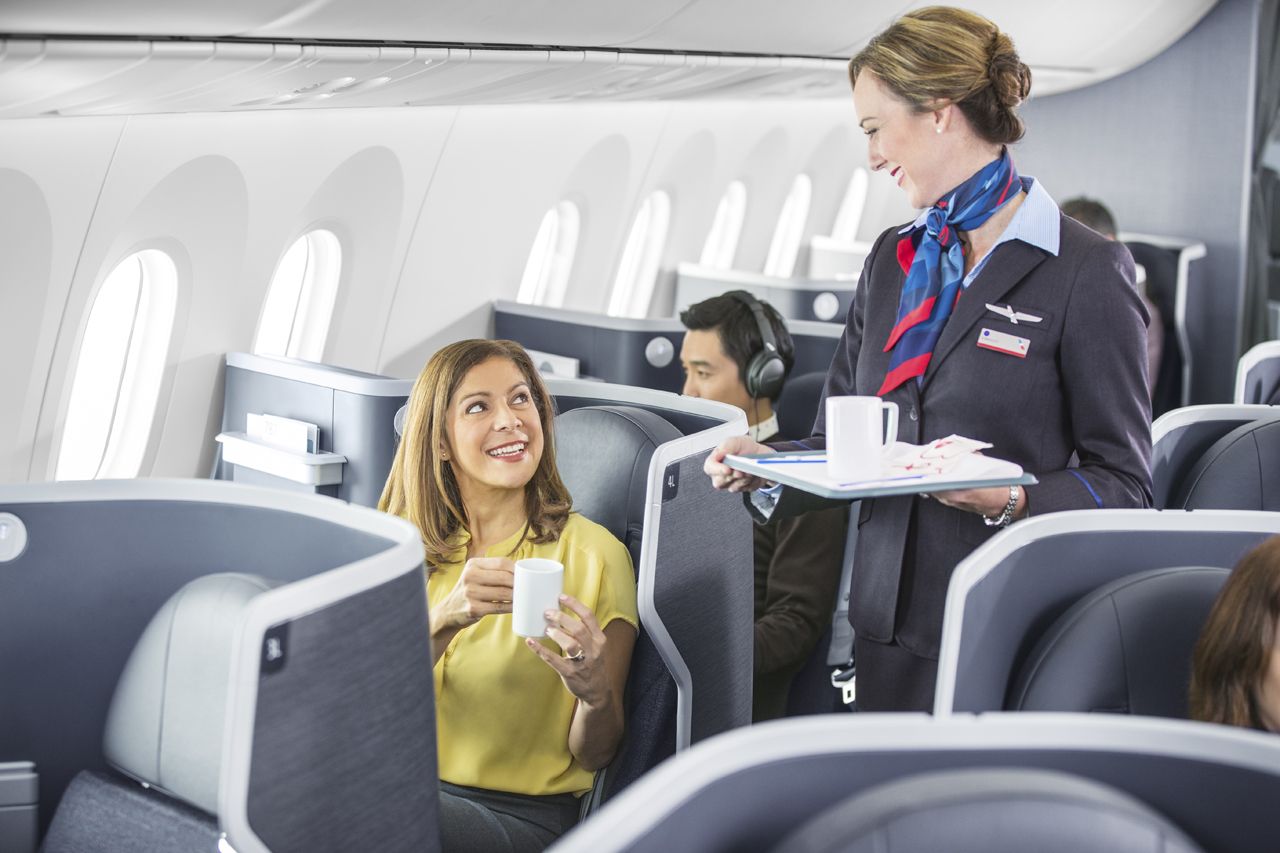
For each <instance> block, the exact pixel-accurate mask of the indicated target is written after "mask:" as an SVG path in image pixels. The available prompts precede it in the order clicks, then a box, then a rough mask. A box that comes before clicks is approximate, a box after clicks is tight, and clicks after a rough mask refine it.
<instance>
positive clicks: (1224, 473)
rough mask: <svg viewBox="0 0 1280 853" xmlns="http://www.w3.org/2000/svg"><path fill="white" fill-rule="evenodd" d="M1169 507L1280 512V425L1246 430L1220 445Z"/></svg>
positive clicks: (1267, 423) (1192, 473)
mask: <svg viewBox="0 0 1280 853" xmlns="http://www.w3.org/2000/svg"><path fill="white" fill-rule="evenodd" d="M1173 505H1174V506H1175V507H1179V508H1182V509H1254V510H1266V511H1269V512H1274V511H1276V510H1280V420H1273V421H1256V422H1254V423H1250V424H1244V425H1243V426H1239V427H1237V428H1236V429H1234V430H1232V431H1231V432H1229V433H1227V434H1226V435H1224V436H1223V437H1222V438H1220V439H1218V440H1217V441H1216V442H1215V443H1214V444H1213V445H1212V446H1211V447H1210V448H1209V449H1208V450H1207V451H1205V453H1204V455H1203V456H1201V457H1200V460H1199V461H1198V462H1196V464H1195V465H1194V466H1193V467H1192V469H1191V471H1190V472H1189V473H1188V474H1187V476H1186V478H1185V479H1184V480H1183V481H1182V488H1181V491H1180V493H1179V494H1178V495H1177V497H1176V498H1175V501H1174V504H1173Z"/></svg>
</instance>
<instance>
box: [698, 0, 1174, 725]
mask: <svg viewBox="0 0 1280 853" xmlns="http://www.w3.org/2000/svg"><path fill="white" fill-rule="evenodd" d="M849 75H850V79H851V82H852V84H853V100H854V109H855V111H856V112H857V117H858V123H859V126H860V127H861V128H862V131H863V133H864V134H866V136H867V143H868V146H867V148H868V152H867V153H868V159H869V162H870V166H871V168H872V169H873V170H875V171H879V172H884V173H886V174H887V175H888V176H889V177H890V178H891V179H892V180H893V181H894V182H895V183H896V184H897V185H898V187H899V188H901V190H902V191H903V192H904V193H905V194H906V196H907V199H908V200H909V201H910V202H911V204H912V206H914V207H916V208H920V209H922V213H921V214H920V216H919V217H918V218H917V219H916V220H915V221H914V222H910V223H907V224H906V225H905V226H901V227H893V228H890V229H889V230H887V231H885V232H884V233H883V234H881V235H880V237H879V239H878V240H877V241H876V242H875V245H874V248H873V249H872V251H871V254H870V255H869V256H868V258H867V261H866V265H865V266H864V267H863V270H862V276H861V280H860V282H859V286H858V290H857V295H856V297H855V299H854V301H853V304H852V305H851V306H850V310H849V313H848V316H847V318H846V321H845V329H844V335H843V338H842V340H841V343H840V345H839V347H838V349H837V352H836V356H835V358H834V359H833V361H832V364H831V367H830V370H829V372H828V374H827V384H826V388H825V394H826V395H848V394H856V395H879V396H881V397H883V398H885V399H886V400H891V401H893V402H896V403H897V404H898V407H899V410H900V411H901V412H902V417H901V419H900V426H899V433H898V439H899V440H900V441H906V442H910V443H913V444H922V443H926V442H928V441H931V440H933V439H936V438H941V437H944V436H947V435H950V434H952V433H956V434H959V435H964V436H969V437H971V438H975V439H980V440H983V441H989V442H991V443H992V444H993V445H994V447H993V448H992V449H991V450H990V451H988V452H989V453H991V454H992V455H993V456H997V457H999V458H1002V459H1008V460H1011V461H1013V462H1016V463H1018V464H1019V465H1021V466H1022V467H1023V468H1024V469H1025V470H1027V471H1029V472H1030V473H1032V474H1034V475H1035V476H1036V477H1037V478H1038V479H1039V483H1038V484H1036V485H1033V486H1027V487H1025V488H1022V487H1018V486H1011V487H1003V486H1001V487H996V488H986V489H972V490H966V491H951V492H942V493H937V494H933V495H929V496H918V497H910V496H908V497H891V498H878V499H876V500H869V501H863V503H862V509H861V514H860V518H859V522H858V525H859V532H858V545H857V552H856V555H855V558H854V573H853V581H852V588H851V599H850V610H849V618H850V621H851V622H852V624H853V628H854V631H855V633H856V635H857V640H856V653H855V657H856V662H857V697H858V698H857V704H858V707H859V709H861V710H871V711H887V710H902V711H907V710H928V709H931V708H932V702H933V687H934V681H935V678H936V673H937V658H938V648H939V642H940V636H941V628H942V615H943V606H944V602H945V599H946V591H947V584H948V582H949V581H950V578H951V573H952V571H953V570H954V568H955V566H956V564H957V563H958V562H959V561H960V560H961V559H962V558H964V557H965V556H966V555H968V554H969V553H970V552H971V551H972V550H973V549H974V548H975V547H976V546H978V545H979V544H981V543H982V542H984V541H986V540H987V539H988V538H989V537H990V536H992V535H993V534H994V533H995V532H997V531H998V530H999V529H1001V528H1003V527H1005V526H1007V525H1009V524H1010V523H1012V522H1014V521H1016V520H1017V519H1020V518H1024V517H1026V516H1027V515H1030V514H1033V513H1034V514H1037V515H1043V514H1044V513H1049V512H1056V511H1060V510H1068V509H1086V508H1095V507H1096V508H1103V507H1109V508H1113V507H1145V506H1148V505H1149V504H1150V502H1151V473H1150V456H1151V419H1150V402H1149V397H1148V394H1147V381H1146V319H1147V318H1146V315H1145V312H1144V310H1143V308H1142V304H1141V301H1140V300H1139V297H1138V292H1137V290H1136V288H1135V286H1134V268H1133V260H1132V258H1131V257H1130V256H1129V253H1128V251H1127V250H1126V249H1125V248H1124V246H1123V245H1121V244H1118V243H1115V242H1112V241H1109V240H1106V239H1104V238H1102V237H1101V236H1099V235H1098V234H1096V233H1094V232H1093V231H1090V230H1089V229H1087V228H1085V227H1084V226H1082V225H1080V224H1079V223H1077V222H1075V221H1074V220H1071V219H1069V218H1065V217H1063V216H1062V214H1061V212H1060V211H1059V210H1058V207H1057V205H1056V204H1055V203H1054V201H1053V199H1052V198H1051V197H1050V196H1049V193H1048V191H1047V190H1046V189H1045V188H1044V187H1043V186H1042V185H1041V184H1040V183H1039V182H1038V181H1036V180H1035V179H1034V178H1031V177H1028V176H1025V175H1020V174H1019V173H1018V170H1017V168H1016V166H1015V165H1014V158H1013V156H1012V153H1011V152H1010V150H1009V146H1010V145H1011V144H1012V143H1014V142H1016V141H1018V140H1019V139H1021V138H1022V135H1023V124H1022V121H1021V120H1020V119H1019V118H1018V115H1017V107H1018V105H1019V104H1020V103H1021V102H1022V101H1023V99H1025V98H1026V97H1027V95H1028V94H1029V93H1030V90H1031V72H1030V70H1029V69H1028V68H1027V66H1026V65H1024V64H1023V63H1022V61H1021V60H1020V59H1019V58H1018V54H1017V52H1016V51H1015V50H1014V46H1013V42H1012V40H1011V39H1010V38H1009V36H1008V35H1006V34H1005V33H1003V32H1001V31H1000V29H999V28H998V27H997V26H996V25H995V24H993V23H992V22H991V21H989V20H987V19H986V18H984V17H982V16H980V15H977V14H974V13H972V12H967V11H963V10H960V9H952V8H945V7H936V6H935V7H929V8H924V9H919V10H917V11H914V12H911V13H909V14H907V15H904V16H903V17H901V18H900V19H898V20H897V21H896V22H894V23H893V24H892V25H891V26H890V27H889V28H888V29H886V30H885V31H884V32H882V33H880V34H879V35H877V36H875V37H874V38H873V39H872V40H871V41H870V43H869V44H868V45H867V46H866V48H864V49H863V50H862V51H861V52H860V53H859V54H858V55H857V56H855V57H854V58H853V59H852V61H851V62H850V64H849ZM823 412H824V409H822V408H820V409H819V414H818V419H817V423H816V424H815V425H814V436H813V437H811V438H810V439H808V440H805V441H803V442H800V443H799V444H775V445H773V446H772V447H766V446H763V445H759V444H757V443H756V442H754V441H752V440H751V439H750V438H747V437H737V438H733V439H729V440H727V441H726V442H724V443H723V444H721V445H720V447H718V448H716V450H715V451H713V452H712V454H711V456H710V457H708V459H707V462H706V466H705V468H706V471H707V473H708V474H709V475H710V476H711V478H712V481H713V483H714V484H715V486H716V487H717V488H723V489H729V490H731V491H747V490H752V489H756V488H758V487H760V486H761V485H767V484H764V483H763V482H762V481H761V480H759V479H758V478H754V477H751V476H749V475H745V474H742V473H740V472H736V471H733V470H732V469H730V468H728V467H727V466H726V465H724V463H723V459H724V456H725V454H726V453H764V452H769V451H770V450H790V449H794V448H797V447H798V446H805V447H813V448H822V447H825V440H826V439H825V433H824V417H823ZM775 497H776V505H775V506H774V507H773V510H772V511H773V513H775V514H782V515H784V516H785V515H790V514H795V513H799V512H804V511H807V510H809V509H811V508H813V507H815V506H818V505H820V502H819V499H817V498H814V497H812V496H810V495H807V494H805V493H804V492H800V491H798V490H795V489H781V490H780V492H777V493H775ZM753 503H757V504H758V503H759V496H757V500H756V501H753Z"/></svg>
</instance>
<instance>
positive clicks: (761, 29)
mask: <svg viewBox="0 0 1280 853" xmlns="http://www.w3.org/2000/svg"><path fill="white" fill-rule="evenodd" d="M909 6H910V4H909V3H908V2H907V0H858V2H849V0H788V2H785V3H780V2H778V1H777V0H694V2H692V3H689V4H688V5H687V6H686V7H685V8H684V9H682V10H680V11H679V12H677V13H676V14H675V15H672V16H671V18H670V19H668V20H666V21H663V22H662V24H661V25H660V26H658V27H655V28H654V29H653V30H651V31H649V32H646V33H644V34H643V35H642V36H640V37H638V38H633V39H630V40H628V41H625V42H618V43H615V44H614V46H617V47H630V48H645V49H651V50H693V51H725V52H733V53H759V54H780V55H790V56H838V57H847V56H852V55H853V53H854V52H855V51H856V49H857V48H854V49H853V50H851V49H850V48H849V46H850V45H857V47H859V48H860V47H861V46H862V45H863V44H865V43H866V42H867V41H868V40H869V39H870V38H871V36H873V35H875V34H876V33H877V32H878V31H879V30H881V29H883V28H884V27H885V25H887V24H888V23H889V22H890V21H891V20H893V19H894V18H895V17H897V16H898V15H900V14H902V12H904V11H906V10H907V8H908V7H909Z"/></svg>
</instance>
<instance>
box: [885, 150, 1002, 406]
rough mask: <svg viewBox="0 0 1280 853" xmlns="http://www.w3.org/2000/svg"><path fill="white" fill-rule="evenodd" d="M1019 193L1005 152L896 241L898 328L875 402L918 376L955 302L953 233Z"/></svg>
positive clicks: (960, 263)
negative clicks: (899, 277)
mask: <svg viewBox="0 0 1280 853" xmlns="http://www.w3.org/2000/svg"><path fill="white" fill-rule="evenodd" d="M1021 189H1022V184H1021V182H1020V181H1019V180H1018V172H1017V170H1016V169H1014V168H1013V158H1011V157H1010V156H1009V149H1008V148H1006V149H1004V151H1003V152H1001V154H1000V157H999V158H998V159H996V160H992V161H991V162H990V163H988V164H987V165H986V166H983V167H982V169H981V170H979V171H978V172H977V173H976V174H974V175H973V176H972V177H971V178H969V179H968V180H967V181H965V182H964V183H963V184H961V185H960V186H958V187H956V188H955V189H954V190H952V191H951V192H949V193H947V194H946V195H945V196H943V198H942V199H941V200H940V201H939V202H938V203H937V204H935V205H934V206H933V207H931V208H929V215H928V216H927V217H926V218H925V222H924V225H922V226H920V227H919V228H916V229H914V230H913V231H912V232H911V233H910V234H908V235H907V236H905V237H903V238H902V239H901V240H900V241H898V263H899V264H900V265H901V266H902V271H903V272H904V273H906V276H907V280H906V281H905V282H904V283H903V285H902V297H901V299H899V301H898V322H897V323H895V324H894V327H893V330H892V331H891V332H889V342H888V343H887V344H885V345H884V351H885V352H889V351H890V350H892V351H893V356H892V357H891V358H890V359H889V372H888V373H887V374H885V377H884V384H883V385H881V386H880V390H879V391H877V392H876V394H877V396H882V395H884V394H887V393H889V392H890V391H892V390H893V389H894V388H897V387H898V386H899V385H901V384H902V383H903V382H906V381H907V380H908V379H913V378H915V377H917V376H923V375H924V372H925V370H926V368H928V367H929V360H930V359H931V358H933V348H934V345H936V344H937V343H938V337H939V336H940V335H941V334H942V327H943V326H945V325H946V324H947V318H948V317H950V316H951V310H952V309H953V308H954V307H955V304H956V301H957V300H959V298H960V293H961V288H960V284H961V282H963V281H964V250H963V247H962V246H961V243H960V239H959V237H958V236H957V234H956V232H957V231H972V230H973V229H975V228H977V227H979V226H980V225H982V223H984V222H986V221H987V220H988V219H990V218H991V215H992V214H993V213H995V212H996V211H997V210H999V209H1000V208H1001V207H1002V206H1003V205H1004V204H1005V202H1007V201H1009V200H1010V199H1012V198H1013V197H1014V196H1016V195H1017V194H1018V191H1019V190H1021Z"/></svg>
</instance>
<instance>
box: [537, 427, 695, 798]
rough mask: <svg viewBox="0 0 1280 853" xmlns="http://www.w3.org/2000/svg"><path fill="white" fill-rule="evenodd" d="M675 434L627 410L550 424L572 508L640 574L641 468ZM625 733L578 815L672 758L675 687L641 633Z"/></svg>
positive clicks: (645, 475) (644, 487)
mask: <svg viewBox="0 0 1280 853" xmlns="http://www.w3.org/2000/svg"><path fill="white" fill-rule="evenodd" d="M680 437H681V435H680V431H679V430H677V429H676V428H675V427H674V426H672V425H671V424H670V423H669V422H667V421H666V420H664V419H663V418H662V417H660V416H659V415H656V414H654V413H653V412H650V411H646V410H644V409H640V408H637V407H634V406H583V407H580V408H576V409H570V410H569V411H567V412H562V413H560V414H559V415H557V416H556V421H555V440H556V462H557V465H558V466H559V468H560V477H561V479H562V480H563V481H564V483H565V486H566V487H568V489H569V494H570V495H571V496H572V497H573V507H574V509H575V510H576V511H578V512H580V513H582V515H584V516H586V517H587V518H589V519H591V520H592V521H594V522H596V523H597V524H600V525H603V526H604V527H605V528H607V529H608V530H609V532H610V533H612V534H613V535H614V536H616V537H617V538H618V539H619V540H620V541H621V542H622V543H623V544H624V545H626V546H627V550H628V551H629V552H630V554H631V563H632V565H633V566H635V567H639V566H640V562H641V561H640V544H641V537H642V534H643V526H644V516H645V505H646V502H647V494H648V484H649V462H650V459H651V458H652V456H653V452H654V450H656V449H657V447H658V446H659V445H661V444H664V443H666V442H668V441H674V440H676V439H678V438H680ZM625 701H626V709H625V715H626V731H625V734H624V735H623V743H622V744H621V746H620V747H619V749H618V754H617V755H616V756H615V757H614V760H613V762H612V763H611V764H610V765H609V767H608V768H607V769H606V770H604V771H602V772H601V774H599V775H598V777H597V791H596V792H595V794H594V797H593V799H592V800H591V801H589V802H588V803H587V804H586V805H585V808H590V807H591V806H592V805H593V804H594V803H595V802H598V801H600V800H603V799H604V798H605V797H607V796H610V795H611V794H612V793H613V792H615V791H617V790H620V789H621V788H623V787H625V786H626V785H627V784H629V783H630V782H631V781H633V780H634V779H636V778H638V777H639V776H640V775H642V774H643V773H644V772H645V771H646V770H648V769H649V768H650V767H653V766H654V765H655V764H657V763H658V762H660V761H662V760H663V759H664V758H667V757H669V756H670V755H672V754H673V753H674V752H675V744H676V734H675V707H676V686H675V682H674V681H672V678H671V674H670V673H669V672H668V671H667V667H666V665H665V664H664V663H663V661H662V657H661V655H660V654H659V653H658V650H657V648H656V646H655V645H654V643H653V641H652V639H651V638H650V637H649V635H648V634H647V633H646V632H645V628H644V626H643V625H641V628H640V634H639V636H638V637H637V638H636V646H635V650H634V651H633V652H632V655H631V670H630V673H629V674H628V677H627V689H626V700H625Z"/></svg>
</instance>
